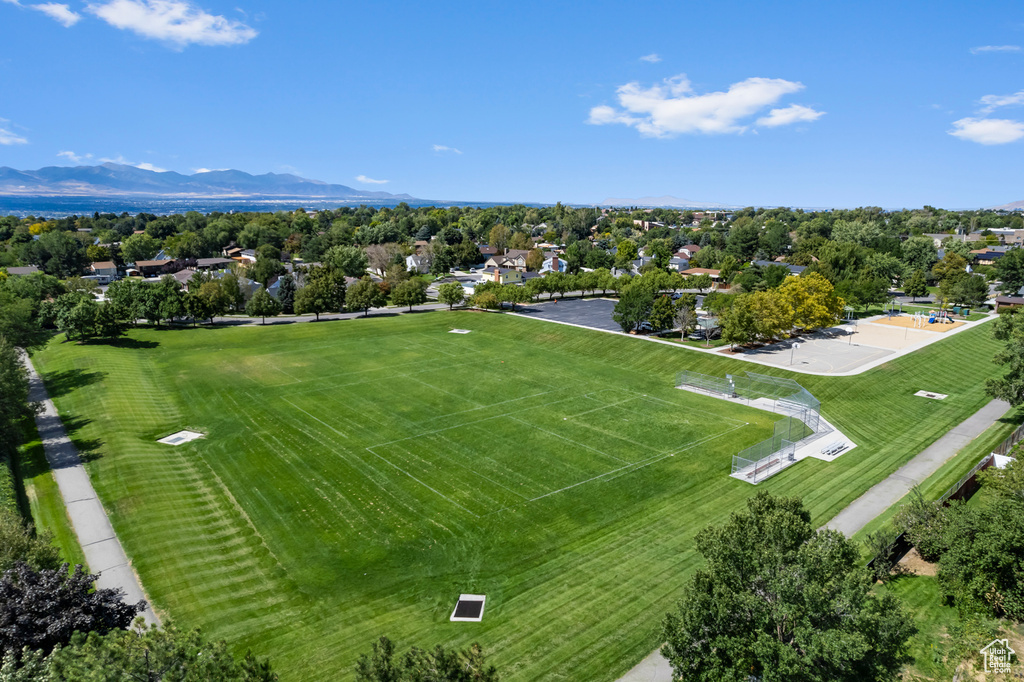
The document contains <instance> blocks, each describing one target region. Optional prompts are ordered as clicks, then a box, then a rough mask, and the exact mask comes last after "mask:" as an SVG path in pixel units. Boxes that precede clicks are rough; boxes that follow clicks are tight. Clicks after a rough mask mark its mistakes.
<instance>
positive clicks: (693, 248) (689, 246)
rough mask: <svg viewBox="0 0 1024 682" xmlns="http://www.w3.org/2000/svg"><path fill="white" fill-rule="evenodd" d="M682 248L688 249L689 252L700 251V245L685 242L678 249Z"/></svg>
mask: <svg viewBox="0 0 1024 682" xmlns="http://www.w3.org/2000/svg"><path fill="white" fill-rule="evenodd" d="M683 250H686V251H689V252H690V253H697V252H698V251H700V247H699V246H697V245H696V244H687V245H686V246H684V247H683V248H682V249H680V251H683Z"/></svg>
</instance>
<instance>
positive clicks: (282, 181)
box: [0, 161, 415, 202]
mask: <svg viewBox="0 0 1024 682" xmlns="http://www.w3.org/2000/svg"><path fill="white" fill-rule="evenodd" d="M0 196H78V197H129V196H134V197H147V198H173V199H182V198H192V199H318V200H332V199H335V200H338V201H347V202H357V201H359V200H374V201H380V200H393V199H397V200H399V201H408V200H415V199H414V197H411V196H409V195H408V194H391V193H389V192H374V191H363V190H357V189H353V188H352V187H348V186H346V185H332V184H329V183H326V182H323V181H322V180H310V179H307V178H302V177H299V176H297V175H292V174H291V173H283V174H278V173H264V174H262V175H253V174H251V173H246V172H245V171H240V170H233V169H226V170H210V171H205V172H202V173H193V174H192V175H183V174H181V173H178V172H175V171H154V170H148V169H145V168H137V167H135V166H128V165H125V164H122V163H116V162H113V161H107V162H105V163H102V164H100V165H98V166H47V167H45V168H39V169H37V170H25V171H19V170H16V169H14V168H8V167H6V166H4V167H2V168H0Z"/></svg>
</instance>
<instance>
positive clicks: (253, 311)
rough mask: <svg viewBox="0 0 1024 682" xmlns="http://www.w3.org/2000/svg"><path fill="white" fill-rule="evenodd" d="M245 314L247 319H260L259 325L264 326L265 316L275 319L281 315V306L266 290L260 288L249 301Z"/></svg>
mask: <svg viewBox="0 0 1024 682" xmlns="http://www.w3.org/2000/svg"><path fill="white" fill-rule="evenodd" d="M245 312H246V313H247V314H248V315H249V317H259V318H262V322H261V323H260V324H266V323H267V316H270V317H276V316H277V315H280V314H281V304H280V303H278V302H277V299H275V298H274V297H273V296H271V295H270V294H269V293H268V292H267V290H266V288H264V287H260V288H259V289H258V290H257V291H256V293H255V294H253V295H252V298H250V299H249V303H248V305H246V306H245Z"/></svg>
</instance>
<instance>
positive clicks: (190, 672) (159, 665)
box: [45, 623, 277, 682]
mask: <svg viewBox="0 0 1024 682" xmlns="http://www.w3.org/2000/svg"><path fill="white" fill-rule="evenodd" d="M45 667H46V668H48V669H49V670H50V671H51V673H52V674H53V679H56V680H80V681H81V682H105V681H106V680H145V681H146V682H162V681H165V680H166V682H275V681H276V680H277V675H276V674H275V673H274V672H273V670H272V669H271V666H270V663H269V662H268V661H266V660H260V659H257V658H256V657H255V656H253V655H252V652H251V651H250V652H247V653H246V655H245V656H244V657H243V658H242V659H241V660H236V659H235V657H234V656H232V655H231V652H230V651H229V650H228V645H227V643H226V642H224V641H223V640H221V641H217V642H209V641H207V640H206V639H205V638H204V637H203V636H202V634H201V633H200V631H199V629H198V628H196V629H193V630H188V631H183V630H179V629H178V628H176V627H175V626H174V625H173V624H170V625H167V626H165V627H162V628H158V627H156V626H152V627H150V628H146V627H145V626H144V625H142V624H141V623H136V624H135V625H134V626H133V627H132V628H131V629H130V630H112V631H110V632H108V633H106V634H100V633H98V632H92V633H89V634H88V636H87V635H86V634H85V633H77V634H76V635H75V636H74V637H72V639H71V643H70V645H69V646H66V647H64V648H62V649H59V650H58V651H55V652H54V653H53V654H51V655H50V656H49V657H48V659H47V660H46V666H45Z"/></svg>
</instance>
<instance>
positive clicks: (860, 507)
mask: <svg viewBox="0 0 1024 682" xmlns="http://www.w3.org/2000/svg"><path fill="white" fill-rule="evenodd" d="M1009 409H1010V404H1009V403H1006V402H1003V401H1002V400H993V401H991V402H990V403H988V404H987V405H985V406H984V407H983V408H981V409H980V410H978V411H977V412H975V413H974V414H972V415H971V416H970V417H968V418H967V419H965V420H964V421H963V422H961V423H960V424H959V425H958V426H956V427H954V428H953V429H951V430H950V431H949V432H948V433H946V434H945V435H944V436H942V438H939V439H938V440H937V441H935V442H934V443H932V444H931V445H930V446H929V447H927V448H925V449H924V450H922V451H921V452H920V453H919V454H918V455H917V456H916V457H914V459H912V460H910V461H909V462H907V463H906V464H904V465H903V466H902V467H900V468H899V469H898V470H897V471H895V472H894V473H893V474H891V475H890V476H889V477H888V478H886V479H885V480H884V481H882V482H881V483H878V484H877V485H875V486H874V487H873V488H871V489H870V490H868V491H867V492H866V493H864V494H863V495H861V496H860V497H858V498H857V499H856V500H854V501H853V502H852V503H851V504H850V505H849V506H848V507H847V508H846V509H844V510H843V511H841V512H839V513H838V514H837V515H836V516H835V517H834V518H833V519H832V520H831V521H829V522H828V523H827V524H825V527H826V528H833V529H835V530H838V531H841V532H842V533H843V534H844V535H846V536H847V537H850V536H852V535H853V534H854V533H856V532H857V531H859V530H860V529H861V528H863V527H864V526H866V525H867V524H868V523H869V522H870V521H872V520H873V519H874V518H875V517H876V516H878V515H879V514H881V513H882V512H884V511H885V510H886V509H888V508H889V507H891V506H892V505H894V504H896V503H897V502H899V500H900V499H901V498H902V497H903V496H904V495H906V494H907V493H908V492H910V489H911V488H913V487H914V486H915V485H917V484H919V483H922V482H923V481H924V480H925V479H926V478H928V477H929V476H931V475H932V474H933V473H935V472H936V471H938V470H939V469H940V468H941V467H942V465H943V464H945V463H946V462H948V461H949V460H950V459H951V458H952V457H953V456H954V455H955V454H956V453H958V452H959V451H960V450H962V449H963V448H964V446H966V445H967V444H968V443H970V442H971V441H972V440H974V439H975V438H977V437H978V436H980V435H981V434H982V433H983V432H984V431H985V430H986V429H987V428H988V427H990V426H992V424H994V423H995V422H996V420H997V419H999V418H1000V417H1002V416H1003V415H1004V414H1006V412H1007V410H1009ZM618 682H672V666H671V665H669V662H668V660H667V659H666V658H665V657H664V656H662V655H661V651H660V650H656V651H653V652H651V653H650V655H648V656H647V658H645V659H644V660H643V661H641V662H640V663H639V664H637V666H636V667H634V668H633V669H632V670H630V671H629V672H628V673H626V674H625V675H624V676H622V677H620V678H619V680H618Z"/></svg>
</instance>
